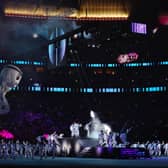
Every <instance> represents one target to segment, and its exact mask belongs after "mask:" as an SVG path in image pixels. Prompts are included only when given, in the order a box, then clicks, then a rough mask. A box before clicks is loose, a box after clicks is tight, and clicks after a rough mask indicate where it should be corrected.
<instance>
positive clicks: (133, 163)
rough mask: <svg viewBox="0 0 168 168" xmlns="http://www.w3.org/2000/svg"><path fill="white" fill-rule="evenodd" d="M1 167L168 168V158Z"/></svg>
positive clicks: (25, 162) (60, 160)
mask: <svg viewBox="0 0 168 168" xmlns="http://www.w3.org/2000/svg"><path fill="white" fill-rule="evenodd" d="M0 167H1V168H3V167H5V168H7V167H10V168H13V167H17V168H25V167H26V168H27V167H30V168H33V167H43V168H47V167H49V168H50V167H60V168H71V167H73V168H77V167H79V168H84V167H87V168H96V167H97V168H103V167H111V168H168V157H159V158H152V159H141V160H126V159H125V160H124V159H120V160H118V159H98V158H74V157H57V158H54V159H52V158H51V157H48V158H47V159H43V160H40V158H39V157H35V158H34V160H31V159H21V158H18V159H16V160H0Z"/></svg>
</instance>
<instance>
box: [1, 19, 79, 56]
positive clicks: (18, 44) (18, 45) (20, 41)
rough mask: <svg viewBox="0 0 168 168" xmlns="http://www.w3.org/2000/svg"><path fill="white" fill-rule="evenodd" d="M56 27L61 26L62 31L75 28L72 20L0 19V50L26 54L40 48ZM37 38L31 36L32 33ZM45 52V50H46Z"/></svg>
mask: <svg viewBox="0 0 168 168" xmlns="http://www.w3.org/2000/svg"><path fill="white" fill-rule="evenodd" d="M56 27H61V28H62V29H63V30H64V32H65V33H66V32H69V31H72V30H73V29H75V28H77V26H76V23H75V22H74V21H62V20H50V19H48V20H46V21H41V20H40V21H38V20H37V21H30V20H27V22H26V21H25V20H23V21H16V20H15V21H14V20H11V21H9V20H8V21H0V37H1V40H0V50H1V51H4V53H5V52H7V53H8V52H10V53H13V54H15V55H19V54H22V55H26V54H29V52H30V53H31V52H32V51H35V50H40V48H41V47H42V46H44V45H45V44H46V49H47V41H48V39H49V35H50V33H52V31H53V30H55V28H56ZM34 33H36V34H38V38H36V39H35V38H33V34H34ZM46 52H47V51H46Z"/></svg>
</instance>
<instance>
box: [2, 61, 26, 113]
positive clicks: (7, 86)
mask: <svg viewBox="0 0 168 168" xmlns="http://www.w3.org/2000/svg"><path fill="white" fill-rule="evenodd" d="M22 74H23V73H22V71H21V70H20V69H19V68H18V67H17V66H14V65H10V64H9V65H6V66H5V67H4V68H3V69H2V71H1V73H0V114H7V113H8V112H9V111H10V106H9V104H8V101H7V99H6V97H5V95H6V94H7V92H9V91H10V90H11V89H12V88H15V87H16V86H18V84H19V83H20V81H21V79H22Z"/></svg>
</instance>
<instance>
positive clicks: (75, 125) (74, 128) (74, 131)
mask: <svg viewBox="0 0 168 168" xmlns="http://www.w3.org/2000/svg"><path fill="white" fill-rule="evenodd" d="M80 127H82V124H79V123H77V122H73V123H72V124H71V125H70V131H71V137H80V131H79V129H80Z"/></svg>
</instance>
